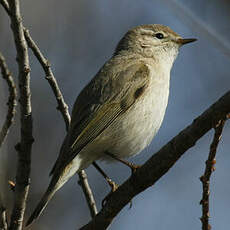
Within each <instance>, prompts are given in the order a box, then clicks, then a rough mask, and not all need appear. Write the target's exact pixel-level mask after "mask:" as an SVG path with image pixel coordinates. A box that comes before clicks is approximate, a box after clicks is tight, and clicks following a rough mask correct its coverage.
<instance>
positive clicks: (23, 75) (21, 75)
mask: <svg viewBox="0 0 230 230" xmlns="http://www.w3.org/2000/svg"><path fill="white" fill-rule="evenodd" d="M8 3H9V9H10V19H11V28H12V32H13V35H14V40H15V46H16V50H17V62H18V82H19V93H20V115H21V116H20V117H21V140H20V144H18V145H17V150H18V164H17V172H16V186H15V193H14V206H13V211H12V215H11V222H10V227H9V229H10V230H21V229H22V222H23V218H24V213H25V208H26V200H27V196H28V191H29V180H30V178H29V177H30V163H31V149H32V143H33V141H34V139H33V136H32V123H33V122H32V107H31V92H30V65H29V56H28V48H27V44H26V40H25V37H24V31H23V25H22V18H21V13H20V4H19V0H9V1H8Z"/></svg>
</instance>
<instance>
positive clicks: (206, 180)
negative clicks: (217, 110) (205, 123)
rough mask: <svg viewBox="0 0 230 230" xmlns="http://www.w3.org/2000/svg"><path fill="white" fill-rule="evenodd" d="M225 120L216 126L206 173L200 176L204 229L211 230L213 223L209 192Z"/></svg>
mask: <svg viewBox="0 0 230 230" xmlns="http://www.w3.org/2000/svg"><path fill="white" fill-rule="evenodd" d="M224 123H225V120H221V121H220V122H219V123H218V124H217V125H216V127H215V134H214V137H213V141H212V144H211V146H210V151H209V156H208V160H207V161H206V167H205V171H204V174H203V175H202V176H201V177H200V181H201V182H202V186H203V195H202V199H201V201H200V204H201V205H202V217H201V218H200V220H201V222H202V230H210V229H211V225H210V224H209V194H210V189H209V187H210V177H211V174H212V172H213V171H214V170H215V167H214V166H215V163H216V159H215V157H216V150H217V147H218V144H219V142H220V139H221V134H222V131H223V128H224Z"/></svg>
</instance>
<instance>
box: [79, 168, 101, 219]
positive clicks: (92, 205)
mask: <svg viewBox="0 0 230 230" xmlns="http://www.w3.org/2000/svg"><path fill="white" fill-rule="evenodd" d="M78 176H79V182H78V183H79V185H80V186H81V188H82V190H83V193H84V195H85V199H86V201H87V204H88V207H89V210H90V214H91V217H92V218H94V217H95V216H96V215H97V206H96V202H95V200H94V197H93V193H92V191H91V189H90V186H89V183H88V180H87V175H86V173H85V171H84V170H82V171H80V172H79V173H78ZM82 183H83V184H82Z"/></svg>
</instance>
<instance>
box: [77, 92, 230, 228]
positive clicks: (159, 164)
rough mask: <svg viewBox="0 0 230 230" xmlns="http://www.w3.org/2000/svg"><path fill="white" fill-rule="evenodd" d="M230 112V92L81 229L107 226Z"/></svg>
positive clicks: (145, 165) (125, 185)
mask: <svg viewBox="0 0 230 230" xmlns="http://www.w3.org/2000/svg"><path fill="white" fill-rule="evenodd" d="M229 113H230V91H228V92H227V93H226V94H225V95H224V96H222V97H221V98H220V99H219V100H218V101H217V102H216V103H215V104H213V105H212V106H211V107H210V108H208V109H207V110H206V111H205V112H204V113H203V114H201V115H200V116H199V117H197V118H196V119H195V120H194V121H193V123H192V124H191V125H189V126H188V127H187V128H185V129H184V130H182V131H181V132H180V133H179V134H178V135H177V136H176V137H174V138H173V139H172V140H171V141H169V142H168V143H167V144H166V145H165V146H163V147H162V148H161V149H160V150H159V151H158V152H157V153H155V154H154V155H153V156H152V157H151V158H150V159H149V160H148V161H147V162H146V163H145V164H144V165H143V166H142V167H141V168H139V169H137V171H136V172H135V173H134V174H132V175H131V177H130V178H129V179H128V180H126V181H125V182H124V183H123V184H122V185H121V186H120V187H119V188H118V189H117V190H116V191H115V192H114V193H112V194H111V195H110V196H109V199H108V200H107V202H106V204H105V205H104V207H103V208H102V209H101V211H100V212H99V213H98V214H97V215H96V216H95V218H94V219H93V220H91V221H90V222H89V223H88V224H86V225H85V226H83V227H82V228H80V229H81V230H91V229H100V230H103V229H107V227H108V226H109V225H110V224H111V222H112V221H113V219H114V217H115V216H116V215H117V214H118V213H119V212H120V211H121V209H122V208H123V207H124V206H125V205H127V204H128V203H129V202H130V201H131V200H132V199H133V197H135V196H136V195H137V194H139V193H141V192H142V191H144V190H145V189H147V188H148V187H150V186H152V185H153V184H155V183H156V182H157V181H158V180H159V179H160V178H161V177H162V176H163V175H164V174H165V173H167V172H168V170H169V169H170V168H171V167H172V166H173V165H174V164H175V163H176V161H177V160H178V159H179V158H180V157H181V156H182V155H183V154H184V153H185V152H186V151H187V150H188V149H189V148H191V147H192V146H194V145H195V144H196V142H197V141H198V140H199V139H200V138H201V137H202V136H203V135H204V134H206V133H207V132H208V131H209V130H210V129H212V128H213V127H216V125H217V124H218V123H219V121H220V120H225V119H226V117H227V116H228V114H229Z"/></svg>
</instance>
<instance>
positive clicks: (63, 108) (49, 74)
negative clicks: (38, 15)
mask: <svg viewBox="0 0 230 230" xmlns="http://www.w3.org/2000/svg"><path fill="white" fill-rule="evenodd" d="M0 4H2V6H3V8H4V9H5V10H6V12H7V13H8V15H9V16H10V15H11V12H10V8H9V5H8V2H7V1H6V0H0ZM23 32H24V36H25V39H26V41H27V44H28V46H29V47H30V48H31V50H32V51H33V53H34V55H35V56H36V57H37V59H38V61H39V63H40V64H41V66H42V68H43V70H44V72H45V74H46V79H47V80H48V82H49V84H50V86H51V89H52V91H53V93H54V95H55V98H56V100H57V104H58V107H57V109H58V110H59V111H60V112H61V114H62V117H63V119H64V121H65V125H66V130H67V131H68V128H69V125H70V120H71V118H70V114H69V111H68V106H67V104H66V103H65V100H64V97H63V95H62V93H61V90H60V88H59V86H58V83H57V81H56V78H55V77H54V74H53V71H52V69H51V66H50V63H49V62H48V60H47V59H46V58H45V57H44V56H43V54H42V52H41V51H40V49H39V48H38V46H37V45H36V43H35V42H34V41H33V39H32V37H31V36H30V34H29V31H28V30H27V29H26V28H25V27H23ZM78 175H79V181H80V183H79V184H80V185H81V187H82V190H83V191H84V195H85V197H86V200H87V204H88V206H89V210H90V213H91V215H93V216H95V215H96V214H97V208H96V202H95V199H94V197H93V193H92V190H91V188H90V186H89V183H88V180H87V177H86V178H85V177H84V176H82V175H86V173H85V171H84V170H82V171H81V172H80V173H79V174H78Z"/></svg>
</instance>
